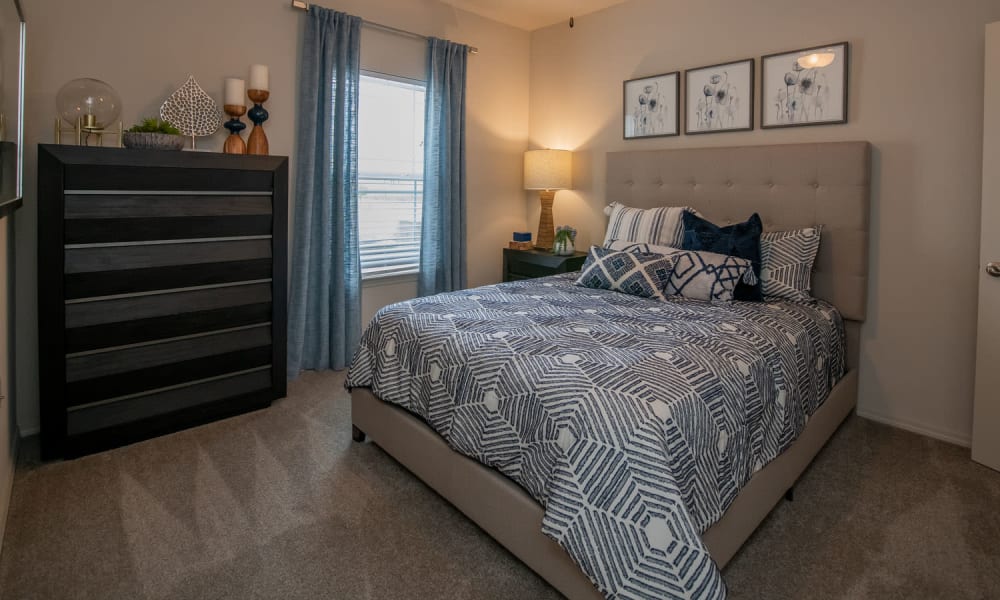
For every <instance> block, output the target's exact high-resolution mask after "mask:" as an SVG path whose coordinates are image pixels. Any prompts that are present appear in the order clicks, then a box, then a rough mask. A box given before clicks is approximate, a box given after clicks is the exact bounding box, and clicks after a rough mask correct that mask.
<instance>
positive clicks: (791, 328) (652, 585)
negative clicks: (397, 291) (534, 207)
mask: <svg viewBox="0 0 1000 600" xmlns="http://www.w3.org/2000/svg"><path fill="white" fill-rule="evenodd" d="M573 281H574V276H573V275H571V274H566V275H557V276H554V277H547V278H543V279H532V280H524V281H518V282H512V283H504V284H499V285H493V286H486V287H481V288H476V289H471V290H464V291H461V292H452V293H448V294H440V295H437V296H430V297H427V298H420V299H417V300H411V301H408V302H403V303H400V304H394V305H391V306H388V307H386V308H384V309H382V310H381V311H379V313H378V314H377V315H376V317H375V319H374V320H373V321H372V323H371V325H370V326H369V327H368V329H367V331H366V332H365V333H364V335H363V339H362V342H361V348H360V350H359V351H358V354H357V356H356V357H355V360H354V365H353V366H352V367H351V371H350V374H349V376H348V386H350V387H370V388H372V391H373V392H374V393H375V394H376V395H377V396H378V397H379V398H381V399H382V400H384V401H386V402H391V403H394V404H397V405H399V406H402V407H404V408H406V409H408V410H409V411H411V412H413V413H415V414H416V415H418V416H420V417H421V418H422V419H423V420H424V421H425V422H427V423H428V424H429V425H430V426H431V427H432V428H433V429H434V430H435V431H437V432H438V433H439V434H440V435H441V436H442V438H443V439H444V440H445V441H446V442H447V443H448V444H449V445H450V446H451V447H452V448H453V449H454V450H455V451H457V452H459V453H461V454H463V455H465V456H468V457H470V458H473V459H475V460H478V461H479V462H481V463H483V464H485V465H488V466H490V467H493V468H495V469H497V470H499V471H500V472H501V473H503V474H504V475H506V476H507V477H509V478H511V479H512V480H514V481H515V482H517V483H518V484H520V485H521V486H522V487H523V488H524V489H525V490H526V491H527V492H528V493H529V494H530V495H531V496H532V497H533V498H534V499H535V500H537V501H538V502H539V504H541V505H542V507H544V514H545V516H544V518H543V521H542V530H543V531H544V533H545V534H546V535H548V536H550V537H551V538H553V539H554V540H556V541H557V542H558V543H559V544H560V545H562V547H563V548H565V549H566V551H567V552H568V553H569V555H570V556H571V557H572V558H573V560H574V561H576V563H577V565H579V566H580V568H581V570H582V571H583V572H584V573H586V574H587V576H588V577H589V578H590V579H591V581H593V582H594V584H595V585H596V586H597V588H598V589H599V590H600V591H601V592H602V593H603V594H604V595H605V596H607V597H609V598H622V599H638V598H698V599H717V598H723V597H724V596H725V586H724V584H723V582H722V578H721V576H720V574H719V571H718V570H717V569H716V567H715V564H714V563H713V562H712V559H711V556H710V555H709V554H708V552H707V551H706V549H705V546H704V544H703V543H702V541H701V537H700V534H701V533H702V532H704V531H705V530H706V529H708V528H709V527H710V526H711V525H712V524H713V523H715V522H716V521H717V520H718V519H719V518H721V516H722V514H723V513H724V512H725V510H726V509H727V508H728V507H729V505H730V504H731V503H732V501H733V499H734V498H735V497H736V495H737V493H738V492H739V490H740V489H741V488H742V487H743V486H744V485H745V484H746V483H747V481H748V480H749V479H750V477H751V476H752V475H753V474H754V473H755V472H757V471H758V470H760V469H761V468H762V467H763V466H764V465H766V464H767V463H768V462H770V461H771V460H773V459H774V458H775V457H776V456H778V454H779V453H781V452H782V451H783V450H785V449H786V448H787V447H788V446H789V445H790V444H791V443H792V441H793V440H795V439H796V437H797V436H798V434H799V432H800V431H801V430H802V428H803V427H804V426H805V423H806V421H807V420H808V418H809V416H810V415H811V414H813V413H814V412H815V411H816V409H817V408H818V407H819V406H820V405H821V404H822V403H823V401H824V400H825V399H826V397H827V395H828V394H829V392H830V389H831V387H832V386H833V385H834V383H835V382H836V381H837V380H838V379H840V377H841V376H842V375H843V373H844V333H843V323H842V321H841V318H840V315H839V313H837V311H836V310H835V309H834V308H833V307H832V306H830V305H828V304H826V303H824V302H821V301H820V302H816V303H815V304H798V303H791V302H777V303H771V304H768V303H763V302H729V303H707V302H698V301H692V300H688V299H685V298H682V297H679V296H671V297H670V298H668V299H667V301H665V302H662V301H657V300H653V299H649V298H640V297H637V296H630V295H627V294H622V293H619V292H613V291H606V290H593V289H587V288H581V287H578V286H576V285H574V284H573Z"/></svg>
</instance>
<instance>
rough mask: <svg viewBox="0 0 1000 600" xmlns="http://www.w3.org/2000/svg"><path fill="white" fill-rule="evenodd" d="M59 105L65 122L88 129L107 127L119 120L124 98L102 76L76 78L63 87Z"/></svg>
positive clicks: (58, 96) (57, 97)
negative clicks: (101, 78) (97, 77)
mask: <svg viewBox="0 0 1000 600" xmlns="http://www.w3.org/2000/svg"><path fill="white" fill-rule="evenodd" d="M56 108H57V109H58V110H59V115H60V116H61V117H62V118H63V120H64V121H66V122H67V123H69V124H70V125H72V126H73V127H76V123H77V119H79V120H80V125H81V127H82V128H83V130H84V131H95V130H99V129H104V128H105V127H107V126H108V125H109V124H111V123H112V122H114V121H116V120H117V119H118V116H119V115H120V114H121V112H122V99H121V97H119V96H118V92H116V91H115V90H114V88H113V87H111V86H110V85H108V84H106V83H104V82H103V81H101V80H99V79H90V78H83V79H74V80H73V81H70V82H69V83H67V84H66V85H64V86H62V87H61V88H60V89H59V93H57V94H56Z"/></svg>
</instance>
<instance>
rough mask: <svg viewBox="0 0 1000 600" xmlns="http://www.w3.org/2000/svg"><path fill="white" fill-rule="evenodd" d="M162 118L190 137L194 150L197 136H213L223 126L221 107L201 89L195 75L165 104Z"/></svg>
mask: <svg viewBox="0 0 1000 600" xmlns="http://www.w3.org/2000/svg"><path fill="white" fill-rule="evenodd" d="M160 118H161V119H163V120H164V121H166V122H167V123H170V124H171V125H173V126H174V127H176V128H177V129H179V130H180V132H181V133H183V134H184V135H186V136H190V137H191V148H192V149H193V148H194V140H195V136H206V135H212V134H213V133H215V132H216V131H218V130H219V126H220V125H222V111H221V110H219V105H217V104H216V103H215V100H213V99H212V97H211V96H209V95H208V94H207V93H206V92H205V90H203V89H201V86H200V85H198V82H197V81H195V79H194V76H193V75H191V76H189V77H188V80H187V82H185V83H184V85H182V86H181V87H180V88H178V90H177V91H176V92H174V93H173V94H170V97H169V98H167V100H166V102H164V103H163V106H161V107H160Z"/></svg>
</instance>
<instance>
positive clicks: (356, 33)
mask: <svg viewBox="0 0 1000 600" xmlns="http://www.w3.org/2000/svg"><path fill="white" fill-rule="evenodd" d="M360 42H361V19H360V18H359V17H354V16H351V15H348V14H344V13H341V12H336V11H332V10H328V9H325V8H321V7H318V6H311V7H310V9H309V12H308V14H307V17H306V23H305V37H304V40H303V43H302V54H301V57H300V59H301V60H300V65H301V72H300V83H299V91H298V131H297V135H298V137H297V144H296V153H295V159H296V167H295V175H296V176H295V203H294V206H295V211H294V215H293V219H294V228H293V234H294V237H293V238H292V240H293V246H292V264H291V275H292V287H291V292H290V298H289V306H288V313H289V318H288V376H289V378H292V377H295V376H296V375H298V373H299V371H301V370H303V369H343V368H344V367H346V366H347V365H348V364H349V363H350V361H351V358H352V357H353V355H354V351H355V350H356V349H357V347H358V341H359V339H360V337H361V259H360V254H359V240H358V86H359V83H360V77H361V68H360V60H359V58H360V49H361V45H360Z"/></svg>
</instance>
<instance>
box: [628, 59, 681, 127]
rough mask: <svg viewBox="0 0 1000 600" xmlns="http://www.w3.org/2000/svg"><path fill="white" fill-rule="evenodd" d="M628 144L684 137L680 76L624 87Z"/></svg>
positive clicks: (658, 77)
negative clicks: (640, 139)
mask: <svg viewBox="0 0 1000 600" xmlns="http://www.w3.org/2000/svg"><path fill="white" fill-rule="evenodd" d="M622 87H623V88H624V89H623V96H624V100H623V104H624V108H623V112H624V115H623V121H624V131H623V135H624V137H625V139H626V140H632V139H636V138H648V137H663V136H669V135H678V134H679V133H680V117H679V115H680V109H679V107H680V101H681V95H680V89H681V86H680V72H679V71H674V72H673V73H664V74H663V75H653V76H651V77H642V78H639V79H630V80H628V81H626V82H625V83H624V84H623V86H622Z"/></svg>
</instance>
